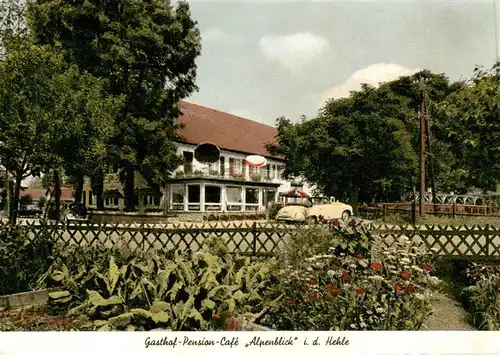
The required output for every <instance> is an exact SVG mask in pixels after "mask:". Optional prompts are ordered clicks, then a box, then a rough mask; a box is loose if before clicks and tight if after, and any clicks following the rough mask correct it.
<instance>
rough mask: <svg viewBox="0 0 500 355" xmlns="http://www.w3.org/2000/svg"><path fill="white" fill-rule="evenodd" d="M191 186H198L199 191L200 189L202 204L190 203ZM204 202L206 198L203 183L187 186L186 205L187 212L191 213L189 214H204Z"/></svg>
mask: <svg viewBox="0 0 500 355" xmlns="http://www.w3.org/2000/svg"><path fill="white" fill-rule="evenodd" d="M189 186H198V187H199V189H200V202H189ZM203 200H204V196H203V184H202V183H197V184H195V183H193V184H186V198H185V201H186V204H185V211H189V212H202V211H203V210H202V208H203ZM190 207H198V208H193V209H190Z"/></svg>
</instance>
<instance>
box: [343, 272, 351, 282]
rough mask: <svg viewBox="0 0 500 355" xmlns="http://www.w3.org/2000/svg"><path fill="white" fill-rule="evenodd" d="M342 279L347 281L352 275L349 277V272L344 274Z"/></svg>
mask: <svg viewBox="0 0 500 355" xmlns="http://www.w3.org/2000/svg"><path fill="white" fill-rule="evenodd" d="M341 277H342V280H344V281H347V280H349V279H350V278H351V275H349V274H348V273H347V272H344V273H343V274H342V276H341Z"/></svg>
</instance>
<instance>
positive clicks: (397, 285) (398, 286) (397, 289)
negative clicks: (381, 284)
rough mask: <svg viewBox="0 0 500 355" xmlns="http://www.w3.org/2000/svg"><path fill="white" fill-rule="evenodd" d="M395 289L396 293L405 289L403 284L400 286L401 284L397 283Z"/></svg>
mask: <svg viewBox="0 0 500 355" xmlns="http://www.w3.org/2000/svg"><path fill="white" fill-rule="evenodd" d="M394 289H395V290H396V291H401V290H402V289H403V286H401V284H400V283H397V284H395V285H394Z"/></svg>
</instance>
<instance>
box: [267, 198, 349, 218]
mask: <svg viewBox="0 0 500 355" xmlns="http://www.w3.org/2000/svg"><path fill="white" fill-rule="evenodd" d="M352 215H353V209H352V206H349V205H347V204H345V203H341V202H333V203H326V204H317V205H312V206H311V207H307V206H303V205H288V206H285V207H283V208H281V209H280V210H279V211H278V213H277V214H276V220H277V221H279V222H288V223H297V222H302V223H303V222H309V223H317V222H319V219H320V218H325V219H328V220H330V219H348V218H349V217H350V216H352Z"/></svg>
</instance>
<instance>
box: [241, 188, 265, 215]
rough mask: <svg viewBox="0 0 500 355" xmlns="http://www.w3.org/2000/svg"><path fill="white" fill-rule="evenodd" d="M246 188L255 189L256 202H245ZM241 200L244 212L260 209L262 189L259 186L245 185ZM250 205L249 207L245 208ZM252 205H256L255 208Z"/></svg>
mask: <svg viewBox="0 0 500 355" xmlns="http://www.w3.org/2000/svg"><path fill="white" fill-rule="evenodd" d="M247 190H257V203H247V201H246V200H247ZM243 201H244V202H245V212H247V211H252V212H254V211H255V212H257V211H259V210H260V207H261V205H262V189H261V188H259V187H253V186H245V192H244V197H243ZM247 207H250V208H247ZM254 207H257V208H256V209H255V208H254Z"/></svg>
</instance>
